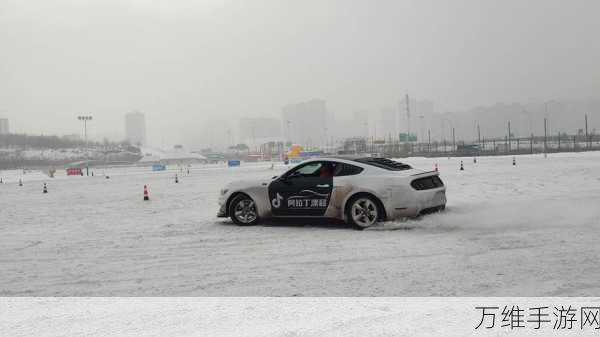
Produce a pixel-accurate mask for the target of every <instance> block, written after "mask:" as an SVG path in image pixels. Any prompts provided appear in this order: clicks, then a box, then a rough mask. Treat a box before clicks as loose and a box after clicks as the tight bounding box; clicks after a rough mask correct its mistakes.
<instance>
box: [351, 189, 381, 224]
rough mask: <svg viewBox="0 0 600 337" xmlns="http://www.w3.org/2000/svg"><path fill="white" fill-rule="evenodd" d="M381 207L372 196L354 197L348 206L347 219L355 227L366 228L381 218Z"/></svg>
mask: <svg viewBox="0 0 600 337" xmlns="http://www.w3.org/2000/svg"><path fill="white" fill-rule="evenodd" d="M380 215H381V214H380V209H379V206H378V205H377V202H376V201H375V199H374V198H373V197H371V196H367V195H360V196H357V197H354V198H352V200H350V202H349V203H348V207H346V219H347V221H348V224H350V225H351V226H352V227H354V228H355V229H359V230H362V229H365V228H368V227H371V226H373V225H375V224H376V223H377V221H379V219H380Z"/></svg>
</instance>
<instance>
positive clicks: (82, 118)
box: [77, 116, 92, 176]
mask: <svg viewBox="0 0 600 337" xmlns="http://www.w3.org/2000/svg"><path fill="white" fill-rule="evenodd" d="M77 119H78V120H80V121H83V138H84V139H85V153H86V154H85V156H86V159H87V160H86V161H85V174H86V175H88V176H89V175H90V163H89V162H90V161H89V158H88V141H87V122H88V121H91V120H92V116H77Z"/></svg>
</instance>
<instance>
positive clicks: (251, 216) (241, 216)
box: [229, 194, 259, 226]
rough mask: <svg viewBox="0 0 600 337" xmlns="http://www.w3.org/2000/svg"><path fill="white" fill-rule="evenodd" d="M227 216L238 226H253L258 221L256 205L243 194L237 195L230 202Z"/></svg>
mask: <svg viewBox="0 0 600 337" xmlns="http://www.w3.org/2000/svg"><path fill="white" fill-rule="evenodd" d="M229 216H230V218H231V220H232V221H233V222H234V223H235V224H236V225H239V226H253V225H256V224H257V223H258V221H259V217H258V211H257V209H256V203H255V202H254V200H252V198H250V197H249V196H247V195H245V194H238V195H237V196H235V197H234V198H233V200H231V202H230V203H229Z"/></svg>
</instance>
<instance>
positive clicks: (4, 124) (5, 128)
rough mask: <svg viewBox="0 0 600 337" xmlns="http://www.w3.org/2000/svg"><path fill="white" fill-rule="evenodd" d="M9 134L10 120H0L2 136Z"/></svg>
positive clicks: (0, 133)
mask: <svg viewBox="0 0 600 337" xmlns="http://www.w3.org/2000/svg"><path fill="white" fill-rule="evenodd" d="M9 132H10V129H9V128H8V118H0V135H7V134H8V133H9Z"/></svg>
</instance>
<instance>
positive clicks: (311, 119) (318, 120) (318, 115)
mask: <svg viewBox="0 0 600 337" xmlns="http://www.w3.org/2000/svg"><path fill="white" fill-rule="evenodd" d="M330 120H331V118H330V116H329V113H328V112H327V106H326V104H325V101H324V100H321V99H313V100H311V101H307V102H302V103H297V104H290V105H286V106H284V107H283V109H282V123H283V132H284V138H286V139H287V140H288V141H291V142H294V143H298V144H301V145H303V146H305V147H317V146H322V145H326V144H327V140H328V134H329V132H330V130H328V127H329V121H330Z"/></svg>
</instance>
